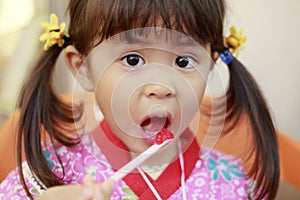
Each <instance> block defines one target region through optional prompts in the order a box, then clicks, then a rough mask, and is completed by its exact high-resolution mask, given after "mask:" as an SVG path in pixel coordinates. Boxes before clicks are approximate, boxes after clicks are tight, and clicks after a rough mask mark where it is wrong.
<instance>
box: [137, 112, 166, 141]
mask: <svg viewBox="0 0 300 200" xmlns="http://www.w3.org/2000/svg"><path fill="white" fill-rule="evenodd" d="M170 124H171V123H170V117H169V116H148V117H146V118H145V120H144V121H142V123H141V130H142V131H141V132H142V136H143V138H144V139H145V141H146V143H148V144H154V143H155V136H156V134H157V133H159V132H160V131H161V130H162V129H168V127H169V126H170Z"/></svg>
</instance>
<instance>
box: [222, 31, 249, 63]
mask: <svg viewBox="0 0 300 200" xmlns="http://www.w3.org/2000/svg"><path fill="white" fill-rule="evenodd" d="M243 32H244V30H243V29H241V30H240V31H237V30H236V27H235V26H232V27H230V35H229V36H228V37H225V38H224V45H225V47H227V48H229V49H230V52H231V53H232V54H234V55H235V57H238V55H239V53H240V51H241V50H243V49H244V48H245V42H246V40H247V36H246V35H243Z"/></svg>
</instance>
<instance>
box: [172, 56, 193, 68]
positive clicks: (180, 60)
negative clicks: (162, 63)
mask: <svg viewBox="0 0 300 200" xmlns="http://www.w3.org/2000/svg"><path fill="white" fill-rule="evenodd" d="M175 64H176V65H177V66H178V67H180V68H184V69H190V68H194V65H195V60H194V59H193V58H192V57H190V56H178V57H177V58H176V60H175Z"/></svg>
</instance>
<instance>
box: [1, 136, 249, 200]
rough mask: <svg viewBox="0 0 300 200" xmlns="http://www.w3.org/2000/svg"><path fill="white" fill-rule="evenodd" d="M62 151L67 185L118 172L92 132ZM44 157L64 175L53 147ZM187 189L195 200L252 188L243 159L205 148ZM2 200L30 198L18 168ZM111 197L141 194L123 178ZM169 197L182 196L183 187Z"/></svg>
mask: <svg viewBox="0 0 300 200" xmlns="http://www.w3.org/2000/svg"><path fill="white" fill-rule="evenodd" d="M58 154H59V156H60V157H61V159H62V162H63V165H64V167H65V172H66V174H65V177H64V182H65V184H82V180H83V177H84V176H85V175H86V174H90V175H91V176H92V177H93V178H94V179H95V180H96V181H97V182H102V181H103V180H105V179H107V178H109V177H110V176H111V175H112V174H113V173H114V171H113V169H112V167H111V165H110V163H109V162H108V160H107V159H106V157H105V156H104V155H103V154H102V153H101V150H100V148H99V147H98V146H97V144H96V143H95V141H94V139H93V137H92V135H91V134H86V135H85V136H84V137H83V138H82V142H81V143H80V144H79V145H77V146H76V147H73V148H66V147H64V146H61V147H60V148H59V150H58ZM44 156H45V158H46V159H47V161H48V165H49V167H50V168H51V169H52V170H53V171H54V173H55V174H56V175H58V176H62V169H61V168H60V167H59V166H60V165H59V162H58V159H57V158H56V157H55V154H54V150H53V148H52V147H48V148H47V149H45V150H44ZM23 168H24V172H25V175H26V182H27V185H28V188H29V190H30V193H31V194H32V195H33V197H37V196H38V195H40V194H41V193H42V192H43V191H44V190H43V189H42V187H41V185H40V184H38V180H36V179H34V178H33V177H34V175H33V174H32V173H31V172H30V170H29V168H28V166H27V164H26V162H24V163H23ZM179 173H180V172H179ZM185 188H186V194H187V199H192V200H194V199H195V200H196V199H210V200H223V199H224V200H228V199H235V200H239V199H240V200H243V199H248V194H249V191H250V190H249V187H248V184H247V180H246V177H245V175H244V174H243V169H242V165H241V162H240V160H238V159H237V158H234V157H232V156H229V155H225V154H223V153H221V152H218V151H214V150H210V149H206V148H203V147H202V148H201V154H200V155H199V159H198V161H197V162H196V164H195V166H194V169H193V171H192V173H191V175H190V176H189V177H188V178H187V180H186V182H185ZM0 199H3V200H4V199H9V200H11V199H14V200H19V199H20V200H23V199H29V198H28V197H27V196H26V194H25V191H24V189H23V188H22V185H21V183H20V180H19V177H18V172H17V170H14V171H12V172H11V173H10V174H9V175H8V176H7V178H6V179H5V180H4V181H3V182H2V183H1V185H0ZM111 199H113V200H120V199H122V200H134V199H138V196H137V195H136V194H135V193H134V192H133V191H132V190H131V189H130V188H129V187H128V186H127V185H126V183H125V182H124V181H119V182H118V183H117V184H116V186H115V188H114V191H113V194H112V197H111ZM168 199H170V200H176V199H182V190H181V187H180V188H178V189H177V191H176V192H175V193H173V194H172V195H171V196H170V197H169V198H168Z"/></svg>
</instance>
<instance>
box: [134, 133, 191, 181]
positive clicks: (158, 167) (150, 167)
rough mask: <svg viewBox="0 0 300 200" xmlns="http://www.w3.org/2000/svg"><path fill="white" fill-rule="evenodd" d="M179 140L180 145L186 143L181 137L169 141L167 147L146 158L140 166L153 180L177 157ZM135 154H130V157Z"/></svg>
mask: <svg viewBox="0 0 300 200" xmlns="http://www.w3.org/2000/svg"><path fill="white" fill-rule="evenodd" d="M178 142H180V143H181V146H184V145H185V144H186V141H185V140H184V139H182V138H178V139H176V140H174V141H172V142H170V143H169V144H168V145H167V147H165V148H164V149H162V150H161V151H159V152H158V153H157V154H156V155H154V156H152V157H150V158H149V159H148V160H146V161H145V162H144V163H143V164H142V165H141V166H140V168H141V169H142V170H143V171H144V172H146V173H147V174H148V175H149V176H150V177H151V178H152V179H153V180H156V179H157V178H158V177H159V176H160V174H161V173H162V172H163V171H164V170H165V169H166V168H167V166H168V165H169V164H170V163H172V162H173V161H174V160H175V159H176V158H177V157H178V153H179V151H178V145H177V143H178ZM136 156H137V155H135V154H131V157H132V159H133V158H134V157H136Z"/></svg>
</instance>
